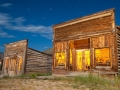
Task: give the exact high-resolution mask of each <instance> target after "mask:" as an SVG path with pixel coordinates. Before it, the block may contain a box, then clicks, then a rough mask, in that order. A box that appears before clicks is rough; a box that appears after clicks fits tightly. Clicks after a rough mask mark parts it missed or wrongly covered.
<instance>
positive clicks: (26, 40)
mask: <svg viewBox="0 0 120 90" xmlns="http://www.w3.org/2000/svg"><path fill="white" fill-rule="evenodd" d="M21 42H28V39H25V40H20V41H16V42H12V43H8V44H4V45H5V46H7V45H13V44H16V43H21Z"/></svg>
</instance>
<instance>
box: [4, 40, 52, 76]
mask: <svg viewBox="0 0 120 90" xmlns="http://www.w3.org/2000/svg"><path fill="white" fill-rule="evenodd" d="M5 47H6V49H5V52H4V62H3V69H2V74H4V75H10V76H16V75H21V74H30V73H51V71H52V56H51V55H49V54H46V53H43V52H40V51H37V50H34V49H32V48H29V47H28V40H21V41H17V42H13V43H9V44H5Z"/></svg>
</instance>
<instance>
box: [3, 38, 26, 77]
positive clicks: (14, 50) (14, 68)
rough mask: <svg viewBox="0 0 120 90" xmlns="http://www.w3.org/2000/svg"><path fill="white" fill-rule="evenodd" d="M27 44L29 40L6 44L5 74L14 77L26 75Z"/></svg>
mask: <svg viewBox="0 0 120 90" xmlns="http://www.w3.org/2000/svg"><path fill="white" fill-rule="evenodd" d="M27 43H28V41H27V40H22V41H17V42H14V43H9V44H5V46H6V49H5V53H4V61H3V74H5V75H11V76H14V75H20V74H23V73H24V66H25V60H26V49H27Z"/></svg>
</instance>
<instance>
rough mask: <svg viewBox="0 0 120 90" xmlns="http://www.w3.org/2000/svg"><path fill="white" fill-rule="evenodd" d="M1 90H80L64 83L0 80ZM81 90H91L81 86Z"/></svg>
mask: <svg viewBox="0 0 120 90" xmlns="http://www.w3.org/2000/svg"><path fill="white" fill-rule="evenodd" d="M0 90H78V88H76V86H75V85H74V84H70V83H69V82H64V81H52V80H41V79H0ZM79 90H90V89H89V88H87V87H86V86H85V85H81V86H80V88H79Z"/></svg>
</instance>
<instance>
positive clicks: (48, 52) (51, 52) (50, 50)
mask: <svg viewBox="0 0 120 90" xmlns="http://www.w3.org/2000/svg"><path fill="white" fill-rule="evenodd" d="M43 52H44V53H47V54H50V55H52V54H53V48H49V49H47V50H45V51H43Z"/></svg>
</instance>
